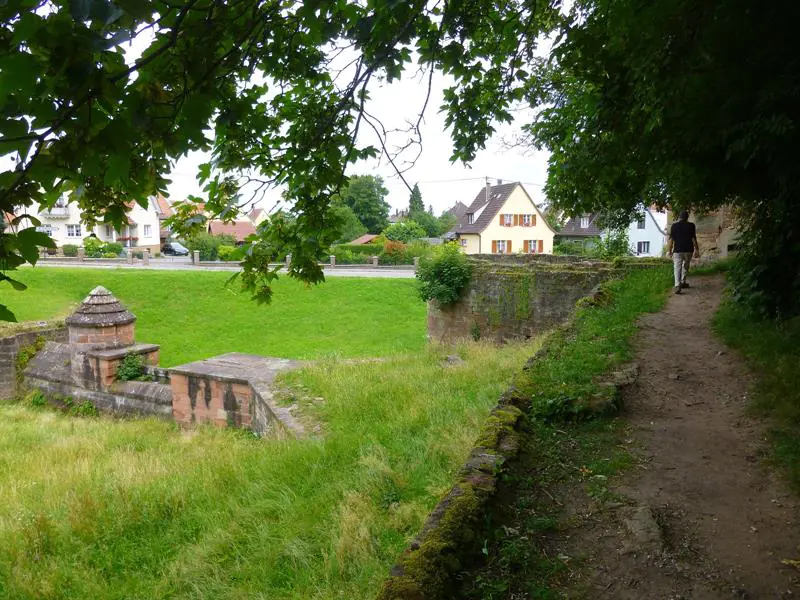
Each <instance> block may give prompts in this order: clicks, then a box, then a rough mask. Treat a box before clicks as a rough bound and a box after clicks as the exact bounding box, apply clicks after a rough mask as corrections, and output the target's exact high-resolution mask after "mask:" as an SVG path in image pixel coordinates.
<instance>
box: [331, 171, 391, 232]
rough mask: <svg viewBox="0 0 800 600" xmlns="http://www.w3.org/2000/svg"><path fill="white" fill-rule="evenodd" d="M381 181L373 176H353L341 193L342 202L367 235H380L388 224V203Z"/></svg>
mask: <svg viewBox="0 0 800 600" xmlns="http://www.w3.org/2000/svg"><path fill="white" fill-rule="evenodd" d="M388 193H389V190H387V189H386V188H385V187H383V179H382V178H380V177H376V176H375V175H355V176H353V177H351V178H350V180H349V181H348V183H347V188H346V189H345V190H344V191H343V192H342V200H344V203H345V204H346V205H347V206H349V207H350V209H351V210H352V211H353V213H355V215H356V217H358V220H359V221H361V224H362V225H363V226H364V227H366V229H367V231H368V232H369V233H380V232H381V231H383V229H384V228H385V227H386V226H387V225H388V224H389V203H388V202H386V200H385V198H386V195H387V194H388Z"/></svg>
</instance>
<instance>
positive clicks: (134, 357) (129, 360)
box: [117, 354, 144, 381]
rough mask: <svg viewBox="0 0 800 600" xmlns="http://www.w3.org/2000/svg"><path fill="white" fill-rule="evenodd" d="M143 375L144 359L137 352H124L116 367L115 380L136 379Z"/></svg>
mask: <svg viewBox="0 0 800 600" xmlns="http://www.w3.org/2000/svg"><path fill="white" fill-rule="evenodd" d="M143 375H144V359H143V358H142V357H141V356H139V355H138V354H126V355H125V358H123V359H122V361H121V362H120V363H119V366H118V367H117V381H136V380H138V379H141V378H142V376H143Z"/></svg>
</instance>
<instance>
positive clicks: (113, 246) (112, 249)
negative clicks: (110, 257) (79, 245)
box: [103, 242, 123, 256]
mask: <svg viewBox="0 0 800 600" xmlns="http://www.w3.org/2000/svg"><path fill="white" fill-rule="evenodd" d="M122 250H123V247H122V244H119V243H117V242H108V243H107V244H106V245H105V246H104V247H103V252H105V253H106V254H111V253H113V254H114V256H119V255H120V254H122Z"/></svg>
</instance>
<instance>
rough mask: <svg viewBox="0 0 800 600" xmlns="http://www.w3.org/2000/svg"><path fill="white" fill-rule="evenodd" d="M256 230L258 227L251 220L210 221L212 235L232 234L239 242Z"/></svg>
mask: <svg viewBox="0 0 800 600" xmlns="http://www.w3.org/2000/svg"><path fill="white" fill-rule="evenodd" d="M255 232H256V228H255V227H253V224H252V223H251V222H250V221H233V222H231V223H223V222H222V221H209V222H208V233H210V234H212V235H232V236H233V237H234V239H235V240H236V241H237V242H243V241H244V239H245V238H246V237H247V236H248V235H251V234H253V233H255Z"/></svg>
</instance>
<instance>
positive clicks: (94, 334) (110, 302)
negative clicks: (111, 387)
mask: <svg viewBox="0 0 800 600" xmlns="http://www.w3.org/2000/svg"><path fill="white" fill-rule="evenodd" d="M135 322H136V317H135V316H133V315H132V314H131V313H129V312H128V311H127V309H126V308H125V307H124V306H123V305H122V304H121V303H120V302H119V300H117V299H116V298H115V297H114V295H113V294H112V293H111V292H109V291H108V290H107V289H105V288H104V287H101V286H98V287H96V288H94V289H93V290H92V291H91V292H90V293H89V295H88V296H87V297H86V298H85V299H84V301H83V302H82V303H81V305H80V306H79V307H78V308H77V310H75V312H74V313H72V314H71V315H70V316H69V317H67V318H66V319H65V323H66V325H67V327H68V328H69V351H70V364H71V371H72V382H73V383H74V384H75V385H79V386H81V387H85V388H88V389H90V390H98V389H100V388H101V387H102V386H101V382H102V381H104V380H107V379H108V375H109V374H108V373H101V372H100V370H101V369H100V361H99V360H98V359H96V358H92V357H90V356H88V355H87V354H88V353H90V352H92V351H95V350H110V349H115V348H126V347H130V346H133V344H134V339H135V338H134V323H135Z"/></svg>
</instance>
